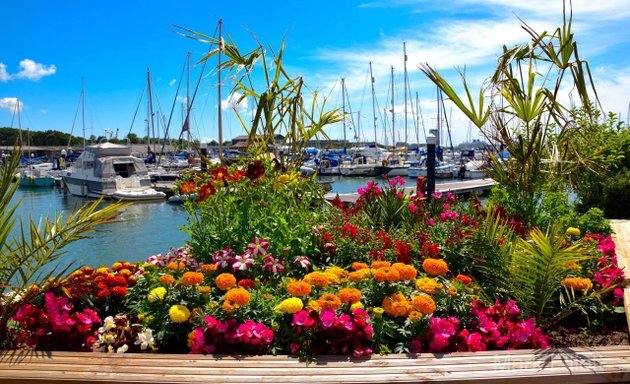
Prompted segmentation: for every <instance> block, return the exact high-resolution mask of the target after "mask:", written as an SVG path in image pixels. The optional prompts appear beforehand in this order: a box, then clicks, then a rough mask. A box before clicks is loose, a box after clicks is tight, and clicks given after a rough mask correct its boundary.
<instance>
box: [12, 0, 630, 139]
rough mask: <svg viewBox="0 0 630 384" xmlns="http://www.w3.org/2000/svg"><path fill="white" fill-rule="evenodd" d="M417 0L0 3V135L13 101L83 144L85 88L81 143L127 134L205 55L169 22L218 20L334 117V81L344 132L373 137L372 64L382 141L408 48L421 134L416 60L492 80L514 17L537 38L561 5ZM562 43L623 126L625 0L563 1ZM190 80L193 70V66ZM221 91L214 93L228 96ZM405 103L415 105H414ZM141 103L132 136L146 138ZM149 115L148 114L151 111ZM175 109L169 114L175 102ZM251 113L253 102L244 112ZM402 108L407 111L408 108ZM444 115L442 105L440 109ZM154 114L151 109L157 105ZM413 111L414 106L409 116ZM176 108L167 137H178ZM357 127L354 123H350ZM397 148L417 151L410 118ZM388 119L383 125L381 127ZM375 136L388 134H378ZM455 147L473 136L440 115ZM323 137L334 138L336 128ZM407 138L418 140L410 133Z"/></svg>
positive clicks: (399, 99)
mask: <svg viewBox="0 0 630 384" xmlns="http://www.w3.org/2000/svg"><path fill="white" fill-rule="evenodd" d="M437 3H438V2H435V1H425V0H392V1H378V0H377V1H369V0H363V1H350V0H337V1H328V0H320V1H317V2H306V1H292V2H288V1H287V2H285V1H277V2H261V1H255V2H252V1H245V0H242V1H240V2H218V1H203V2H201V1H190V2H179V3H178V2H167V1H159V0H158V1H143V0H137V1H117V0H112V1H108V2H103V1H101V2H94V1H59V2H52V1H11V2H9V1H3V4H2V16H0V21H1V23H2V25H3V29H4V36H3V38H2V39H0V126H13V127H17V121H16V120H15V118H14V111H15V104H16V100H17V99H19V100H20V102H21V109H22V113H21V116H22V127H23V128H29V129H31V130H37V131H43V130H47V129H54V130H59V131H64V132H71V130H73V131H72V132H73V133H74V134H75V135H78V136H80V135H82V132H81V131H82V124H81V119H80V114H79V117H78V120H77V121H76V122H75V123H74V128H72V127H73V120H74V116H75V111H76V109H77V106H78V103H79V97H80V92H81V78H82V77H83V78H84V81H85V94H86V98H85V103H86V111H85V120H86V135H87V136H89V135H91V134H93V135H95V136H102V135H105V134H106V133H107V132H116V130H118V135H119V137H122V136H125V135H126V134H127V133H128V132H129V131H130V127H131V123H132V119H133V116H134V112H135V110H136V107H137V105H138V100H139V98H140V95H141V93H142V91H143V89H144V87H145V84H146V71H147V68H150V69H151V74H152V79H153V87H154V92H155V95H156V99H157V101H159V104H160V106H161V111H162V113H163V114H165V115H167V116H168V115H169V113H170V109H171V104H172V103H173V100H174V98H175V90H176V88H177V84H176V82H177V81H176V80H178V79H179V76H180V73H181V71H182V66H183V64H184V61H185V57H186V53H187V52H188V51H191V52H192V57H193V61H195V60H197V59H199V57H200V56H201V55H202V54H203V53H204V52H205V51H206V50H207V46H205V45H204V44H201V43H198V42H195V41H192V40H189V39H185V38H183V37H181V36H180V35H178V34H177V33H175V28H174V27H173V25H174V24H177V25H181V26H184V27H187V28H190V29H193V30H197V31H200V32H203V33H206V34H209V35H212V34H213V33H214V31H215V28H216V25H217V22H218V20H219V19H220V18H221V19H223V23H224V32H225V34H229V35H230V36H231V37H232V39H233V40H234V41H235V42H236V44H237V45H239V46H241V47H245V48H246V47H251V46H252V44H253V40H252V35H255V36H256V38H257V39H259V40H260V41H262V42H264V43H266V44H268V45H269V46H271V47H274V48H277V47H279V45H280V43H281V42H282V41H283V40H284V41H285V42H286V58H285V65H286V66H287V67H288V68H289V71H290V74H292V75H295V76H298V75H300V76H303V77H304V81H305V84H306V85H307V86H308V89H309V90H310V91H314V90H318V91H320V92H321V93H322V94H325V95H328V97H329V104H328V105H329V106H331V107H341V88H340V83H339V79H340V78H341V77H344V78H345V79H346V85H347V88H348V92H349V98H350V104H351V107H352V112H353V113H355V127H354V130H348V131H346V134H347V137H348V138H349V139H350V138H352V137H353V136H354V135H355V134H356V132H357V127H356V125H358V124H360V129H361V136H362V138H363V139H366V140H373V139H374V130H373V127H372V126H373V114H372V98H371V89H370V88H369V87H370V84H369V81H368V63H369V62H370V61H371V62H372V63H373V64H372V65H373V72H374V77H375V92H376V95H377V97H376V99H377V102H378V105H379V111H378V112H377V140H378V141H379V142H384V141H385V140H386V139H387V140H391V135H390V134H389V132H391V122H390V121H391V114H387V115H385V114H384V112H383V110H384V109H385V108H388V109H389V108H391V107H390V106H389V105H388V103H390V99H391V95H389V92H391V85H390V78H389V76H390V71H391V69H390V68H391V66H394V98H395V105H396V106H395V108H394V110H395V111H396V114H395V119H396V123H395V131H396V132H397V133H396V135H398V136H397V139H400V137H401V136H404V133H403V130H404V128H403V126H404V123H403V116H404V113H403V111H404V107H403V106H404V103H403V95H404V90H403V81H402V78H403V52H402V50H403V42H406V45H407V55H408V58H409V60H408V62H407V67H408V76H409V82H410V92H411V95H412V97H413V98H414V99H415V94H416V92H417V93H418V97H419V100H420V107H421V108H420V109H421V110H422V117H423V119H422V120H423V122H424V126H425V127H426V128H427V129H428V128H432V127H434V126H435V124H436V118H435V116H436V114H437V113H436V104H437V103H436V96H435V87H434V86H432V85H431V83H430V82H429V81H428V80H427V79H426V78H425V77H424V75H423V74H422V73H421V72H420V71H419V70H418V63H421V62H427V63H429V64H430V65H432V66H434V67H437V68H438V69H439V70H440V71H442V72H443V73H444V74H445V75H446V76H447V78H448V79H449V80H453V81H455V82H457V81H458V75H457V72H456V71H455V68H456V67H459V68H462V67H463V66H466V73H467V75H468V77H469V78H470V79H471V81H472V82H473V83H475V82H476V83H479V84H480V83H481V82H482V81H483V80H484V79H485V78H487V77H488V76H490V74H491V73H492V70H493V68H494V66H493V65H494V63H495V62H496V58H497V56H498V55H499V54H500V52H501V47H502V46H503V45H504V44H505V45H508V46H511V45H514V44H517V43H525V42H527V35H526V33H525V32H524V31H523V30H522V29H521V28H520V25H519V21H518V19H517V17H516V15H518V16H519V17H520V18H522V19H523V20H525V21H526V22H527V23H528V24H530V25H532V26H534V27H535V29H536V30H538V31H542V30H543V29H547V30H551V29H554V28H555V27H557V26H559V25H560V24H561V9H562V8H561V7H562V2H561V1H560V0H554V1H550V0H513V1H499V0H451V1H449V2H440V3H448V4H440V5H438V4H437ZM573 9H574V17H575V25H574V32H575V34H576V40H577V41H578V45H579V48H580V52H581V56H582V58H584V59H586V60H588V61H589V63H590V64H591V68H592V70H593V74H594V76H595V82H596V86H597V89H598V92H599V93H600V96H601V98H602V102H603V105H604V108H605V109H606V110H607V111H612V112H615V113H620V114H621V116H622V119H623V120H626V114H627V111H628V103H629V102H630V71H629V70H630V53H629V52H630V49H629V48H630V28H628V25H629V22H630V2H628V1H627V0H605V1H599V2H594V1H591V0H575V1H574V2H573ZM192 71H193V77H195V78H196V76H197V75H198V73H199V67H198V66H197V67H195V68H193V69H192ZM230 86H231V84H230V83H229V82H226V83H225V85H224V89H226V91H224V92H223V95H224V98H225V97H227V95H228V91H227V89H229V88H230ZM414 101H415V100H414ZM145 104H146V102H145V101H143V102H142V105H141V107H140V110H139V112H138V117H137V118H136V120H135V123H134V125H133V128H131V132H133V133H135V134H137V135H139V136H144V135H145V132H146V128H145V122H144V120H145V119H146V115H147V113H146V106H145ZM156 104H157V103H156ZM217 104H218V102H217V98H216V78H215V77H214V76H213V74H210V75H207V76H206V77H205V78H204V80H203V81H202V84H201V88H200V91H199V96H198V97H197V99H196V101H195V105H194V109H193V116H192V123H191V126H192V132H193V135H194V137H196V138H199V139H202V140H209V139H211V138H216V137H217V128H216V115H217V113H216V108H217V107H216V106H217ZM178 105H179V104H178ZM250 107H251V103H250ZM408 108H409V109H411V106H409V107H408ZM446 108H447V111H448V113H449V114H451V112H450V111H451V107H450V106H449V105H448V103H447V106H446ZM156 109H158V108H157V107H156ZM414 113H415V109H414ZM179 114H180V113H179V107H178V109H177V113H175V116H176V118H175V120H174V122H173V125H172V128H171V136H172V137H177V136H178V135H179V127H180V123H181V121H180V118H179ZM359 115H360V116H361V119H360V120H361V121H360V123H359V122H358V118H357V116H359ZM408 118H409V120H408V137H407V141H409V142H415V141H416V133H415V132H414V131H415V128H414V124H413V118H412V116H411V112H409V117H408ZM384 120H386V121H387V125H386V126H384V123H383V121H384ZM224 121H225V125H224V127H225V128H224V137H227V138H230V137H233V136H236V135H239V134H242V133H243V130H242V128H241V127H240V126H239V124H238V122H237V120H236V119H235V118H234V116H233V111H230V110H229V109H228V110H226V111H224ZM385 127H386V131H387V132H388V133H387V136H386V135H385V134H384V133H383V132H384V130H385ZM452 127H453V132H452V134H453V142H454V143H458V142H461V141H464V140H465V139H466V138H467V137H468V136H469V135H470V136H472V138H475V137H476V136H477V135H476V131H475V130H474V129H469V125H468V123H467V122H466V121H465V119H463V118H462V117H461V115H460V114H458V113H457V112H456V111H453V112H452ZM328 133H329V135H330V136H332V137H334V138H342V137H343V129H342V128H341V125H337V126H334V127H331V128H330V129H329V131H328ZM419 141H421V142H422V141H424V138H423V134H422V133H419Z"/></svg>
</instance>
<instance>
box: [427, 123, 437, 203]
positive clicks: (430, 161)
mask: <svg viewBox="0 0 630 384" xmlns="http://www.w3.org/2000/svg"><path fill="white" fill-rule="evenodd" d="M435 144H436V138H435V135H434V134H433V133H429V135H427V179H428V180H427V200H431V197H432V196H433V193H434V192H435Z"/></svg>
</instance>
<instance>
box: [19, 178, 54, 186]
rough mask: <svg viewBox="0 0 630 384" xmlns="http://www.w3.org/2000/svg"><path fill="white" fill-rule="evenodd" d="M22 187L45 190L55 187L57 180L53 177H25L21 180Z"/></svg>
mask: <svg viewBox="0 0 630 384" xmlns="http://www.w3.org/2000/svg"><path fill="white" fill-rule="evenodd" d="M19 185H20V187H22V188H45V187H52V186H53V185H55V179H54V178H53V177H29V176H23V177H21V178H20V183H19Z"/></svg>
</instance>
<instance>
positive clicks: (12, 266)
mask: <svg viewBox="0 0 630 384" xmlns="http://www.w3.org/2000/svg"><path fill="white" fill-rule="evenodd" d="M19 150H20V149H19V148H14V151H18V152H19ZM17 169H18V158H17V156H14V157H12V158H11V159H10V162H9V163H8V164H7V165H6V166H5V167H3V168H2V173H1V175H0V255H2V257H1V258H0V288H1V289H0V293H2V297H1V298H0V335H3V337H4V335H7V332H6V330H7V323H8V321H9V320H10V319H11V317H12V316H13V315H14V314H15V312H16V311H17V309H18V307H19V306H20V305H21V304H22V303H25V302H28V300H29V299H30V296H29V295H30V294H31V291H30V290H28V287H29V286H30V285H32V284H39V285H44V286H45V285H46V284H48V283H49V282H51V281H54V280H55V279H58V278H59V277H60V276H61V275H63V274H64V273H65V272H66V271H67V269H68V267H69V266H66V267H63V266H54V265H53V264H54V262H55V261H56V260H58V259H59V257H60V256H62V255H63V254H64V253H65V252H64V251H63V248H64V247H65V246H67V245H68V244H70V243H72V242H74V241H77V240H80V239H84V238H86V237H88V235H89V233H91V232H95V231H96V227H97V226H98V225H101V224H105V223H108V222H110V221H111V220H112V219H113V218H114V217H115V216H116V215H117V213H118V212H119V211H120V209H122V208H124V207H125V206H126V205H125V204H112V205H109V206H107V207H105V208H101V209H98V207H99V205H100V203H101V202H100V201H96V202H94V203H92V204H89V205H84V206H82V207H80V208H79V209H78V210H76V211H74V212H72V213H70V214H69V215H68V216H67V217H65V218H64V217H61V216H58V215H56V214H55V216H54V217H53V218H52V219H49V218H46V219H45V220H42V221H40V222H39V224H36V223H34V222H33V221H29V222H28V223H26V225H24V223H22V222H21V221H20V222H19V226H18V228H17V231H15V232H17V234H15V233H14V228H15V225H16V221H15V217H14V214H15V209H16V208H17V206H18V205H19V204H20V201H17V202H12V201H11V199H12V198H13V195H14V194H15V191H16V189H17V183H16V182H15V181H14V180H13V179H14V175H15V173H16V171H17ZM2 341H3V340H2V339H0V346H1V344H2Z"/></svg>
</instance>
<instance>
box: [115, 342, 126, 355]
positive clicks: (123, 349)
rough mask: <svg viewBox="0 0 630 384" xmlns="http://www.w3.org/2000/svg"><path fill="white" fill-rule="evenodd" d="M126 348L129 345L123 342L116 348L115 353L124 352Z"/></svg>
mask: <svg viewBox="0 0 630 384" xmlns="http://www.w3.org/2000/svg"><path fill="white" fill-rule="evenodd" d="M128 349H129V346H128V345H127V344H123V346H122V347H120V348H118V349H117V350H116V353H125V352H127V350H128Z"/></svg>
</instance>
